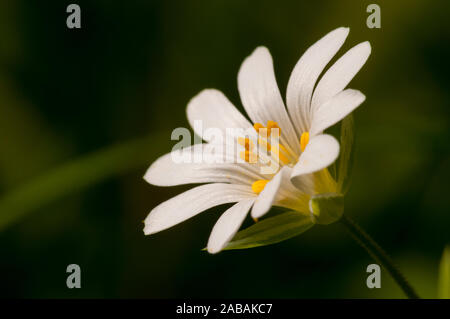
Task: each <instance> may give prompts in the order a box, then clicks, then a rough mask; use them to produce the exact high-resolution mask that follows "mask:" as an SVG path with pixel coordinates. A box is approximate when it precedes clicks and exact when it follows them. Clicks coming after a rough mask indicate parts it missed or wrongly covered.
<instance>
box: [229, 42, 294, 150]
mask: <svg viewBox="0 0 450 319" xmlns="http://www.w3.org/2000/svg"><path fill="white" fill-rule="evenodd" d="M238 88H239V94H240V96H241V101H242V104H243V106H244V108H245V110H246V112H247V114H248V116H249V117H250V118H251V120H252V121H253V122H254V123H261V124H263V125H266V123H267V121H275V122H277V123H278V125H279V126H280V127H281V138H282V140H283V139H285V140H286V142H287V143H288V144H289V146H290V147H291V148H294V149H295V148H298V143H297V140H298V138H297V135H296V133H295V129H294V127H293V126H292V123H291V120H290V119H289V116H288V114H287V111H286V108H285V106H284V102H283V98H282V97H281V93H280V90H279V88H278V84H277V81H276V78H275V72H274V67H273V61H272V56H271V55H270V52H269V50H268V49H267V48H266V47H258V48H256V49H255V51H253V53H252V54H251V55H250V56H249V57H247V58H246V59H245V60H244V62H243V63H242V65H241V68H240V70H239V73H238Z"/></svg>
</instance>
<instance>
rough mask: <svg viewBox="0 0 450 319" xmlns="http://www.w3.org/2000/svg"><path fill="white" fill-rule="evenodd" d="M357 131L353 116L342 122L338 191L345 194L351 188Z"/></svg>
mask: <svg viewBox="0 0 450 319" xmlns="http://www.w3.org/2000/svg"><path fill="white" fill-rule="evenodd" d="M354 144H355V130H354V122H353V115H352V114H350V115H348V116H347V117H346V118H344V119H343V120H342V124H341V152H340V156H339V169H338V190H339V191H340V192H341V193H342V194H345V193H347V191H348V188H349V186H350V177H351V171H352V168H353V162H354V153H355V152H354Z"/></svg>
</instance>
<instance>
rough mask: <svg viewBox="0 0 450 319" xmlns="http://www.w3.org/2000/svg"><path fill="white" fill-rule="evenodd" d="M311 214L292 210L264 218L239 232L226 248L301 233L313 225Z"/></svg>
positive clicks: (270, 241) (244, 245) (274, 240)
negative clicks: (307, 214)
mask: <svg viewBox="0 0 450 319" xmlns="http://www.w3.org/2000/svg"><path fill="white" fill-rule="evenodd" d="M313 225H314V224H313V222H312V220H311V218H310V216H306V215H303V214H301V213H298V212H295V211H292V212H287V213H283V214H280V215H277V216H274V217H270V218H267V219H263V220H262V221H259V222H257V223H256V224H254V225H252V226H250V227H248V228H246V229H244V230H241V231H240V232H238V233H237V234H236V235H235V236H234V238H233V239H232V240H231V242H230V243H228V245H227V246H226V247H225V248H224V250H229V249H246V248H253V247H258V246H265V245H270V244H275V243H279V242H281V241H283V240H286V239H289V238H292V237H294V236H297V235H300V234H301V233H303V232H305V231H306V230H308V229H309V228H311V227H312V226H313Z"/></svg>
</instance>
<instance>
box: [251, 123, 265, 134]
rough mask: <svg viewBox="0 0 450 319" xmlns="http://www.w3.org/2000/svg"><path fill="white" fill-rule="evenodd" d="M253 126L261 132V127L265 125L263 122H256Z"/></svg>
mask: <svg viewBox="0 0 450 319" xmlns="http://www.w3.org/2000/svg"><path fill="white" fill-rule="evenodd" d="M253 128H254V129H255V131H256V132H258V133H259V129H260V128H264V125H262V124H261V123H255V124H253Z"/></svg>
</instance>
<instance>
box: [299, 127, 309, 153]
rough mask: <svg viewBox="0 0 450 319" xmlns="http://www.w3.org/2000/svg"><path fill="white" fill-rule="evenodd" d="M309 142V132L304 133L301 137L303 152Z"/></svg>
mask: <svg viewBox="0 0 450 319" xmlns="http://www.w3.org/2000/svg"><path fill="white" fill-rule="evenodd" d="M308 142H309V132H304V133H303V134H302V136H300V149H301V150H302V152H303V151H304V150H305V148H306V145H308Z"/></svg>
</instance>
